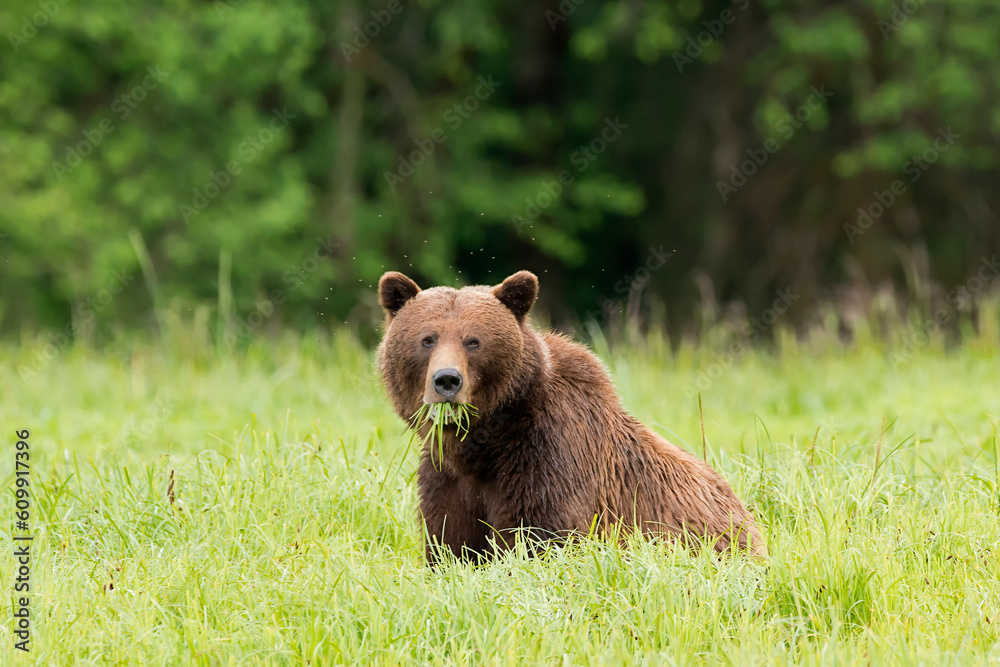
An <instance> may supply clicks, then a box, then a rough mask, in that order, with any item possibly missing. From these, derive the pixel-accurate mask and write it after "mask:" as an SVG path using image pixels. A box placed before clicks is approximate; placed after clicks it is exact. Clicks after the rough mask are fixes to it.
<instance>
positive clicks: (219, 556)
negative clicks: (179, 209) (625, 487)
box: [0, 313, 1000, 665]
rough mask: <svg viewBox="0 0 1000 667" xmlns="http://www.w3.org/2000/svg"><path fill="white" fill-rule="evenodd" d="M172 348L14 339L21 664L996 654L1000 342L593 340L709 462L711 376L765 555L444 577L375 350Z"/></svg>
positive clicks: (713, 432)
mask: <svg viewBox="0 0 1000 667" xmlns="http://www.w3.org/2000/svg"><path fill="white" fill-rule="evenodd" d="M994 315H995V313H994ZM994 319H996V318H994ZM167 337H168V339H169V342H168V343H162V342H146V343H133V344H128V343H119V344H116V345H112V346H110V347H108V348H105V349H104V350H102V351H99V352H97V351H92V350H90V349H88V348H84V347H70V348H67V349H64V350H59V351H57V353H56V354H55V356H54V357H53V358H52V359H50V360H48V361H46V356H47V355H46V353H45V350H44V340H43V339H38V340H36V339H28V340H25V341H24V342H23V344H22V345H20V346H14V345H12V344H7V345H6V346H5V347H3V348H2V349H0V368H2V369H3V377H4V380H5V382H3V383H2V385H0V411H2V415H3V419H2V422H3V431H4V439H5V441H6V442H7V443H8V444H6V445H5V446H4V451H5V452H8V454H7V455H6V456H5V457H4V459H3V461H2V467H0V471H2V472H0V476H2V477H3V479H4V484H5V488H10V487H11V486H12V484H13V451H14V441H15V437H14V432H15V430H20V429H29V430H30V432H31V435H30V438H29V441H30V445H31V454H32V458H31V465H32V484H33V488H34V491H35V494H36V499H35V504H34V506H33V508H32V520H31V521H32V531H33V532H34V534H35V536H36V539H35V543H34V549H33V558H34V562H33V569H32V583H33V597H32V601H31V606H32V608H33V609H34V612H35V613H34V617H33V619H32V622H33V626H32V633H33V634H32V644H31V649H32V650H31V653H29V654H28V655H27V656H25V655H22V654H20V652H17V651H14V650H13V648H11V647H12V644H13V638H12V637H11V634H10V627H11V624H10V621H9V613H5V615H6V616H8V618H7V619H4V621H3V623H2V627H3V630H2V635H3V637H4V641H5V642H6V646H5V647H4V649H3V651H0V656H2V661H3V663H4V664H13V663H14V662H17V663H18V664H28V663H34V664H38V665H61V664H67V665H69V664H94V665H109V664H121V665H126V664H128V665H132V664H135V665H157V664H187V663H191V664H209V665H216V664H218V665H230V664H289V665H292V664H313V665H322V664H386V665H393V664H469V665H481V664H504V665H522V664H566V665H596V664H609V665H610V664H622V663H624V662H631V663H635V664H648V665H661V664H720V663H721V664H731V665H746V664H774V663H782V664H793V663H794V664H838V665H840V664H928V665H940V664H1000V647H998V646H997V639H998V636H1000V487H998V460H997V455H998V448H1000V444H998V441H997V435H996V434H997V429H998V421H997V420H998V419H1000V378H998V370H1000V363H998V339H1000V336H997V334H996V330H995V326H993V327H987V326H983V327H982V331H981V333H980V334H979V335H969V336H967V337H966V343H965V344H964V345H962V346H961V347H951V348H949V349H945V347H944V345H943V342H942V341H941V340H940V339H939V338H937V337H932V339H931V340H930V342H929V343H928V344H926V345H921V343H923V342H924V338H922V337H920V336H914V335H913V334H911V333H906V331H905V330H900V332H899V333H897V334H894V335H893V336H891V338H892V340H891V341H889V342H884V341H882V340H881V339H879V340H878V341H877V340H875V338H874V337H872V336H870V335H867V334H865V333H864V331H861V332H860V333H859V334H858V335H857V337H856V339H855V341H854V342H853V343H851V344H849V345H845V344H842V343H840V342H838V341H837V340H836V339H835V338H834V337H833V336H832V335H829V334H817V335H816V336H814V337H813V339H811V340H809V341H806V342H803V341H799V342H796V341H795V340H794V339H793V338H792V337H791V336H788V335H784V334H782V335H779V336H778V339H777V342H776V343H775V345H774V346H773V347H772V348H770V349H767V350H760V349H754V350H750V349H746V348H744V347H741V346H737V353H736V354H735V355H734V354H731V353H725V352H720V351H721V350H726V349H733V348H731V347H729V346H727V343H726V340H725V338H726V336H725V334H723V333H722V332H721V331H720V332H715V333H713V335H709V336H707V337H706V340H707V341H708V342H706V343H704V344H703V345H702V346H700V347H696V346H694V345H690V344H684V345H681V346H680V347H679V348H675V349H671V346H670V345H668V344H667V343H666V342H665V341H664V339H663V338H662V337H661V336H658V335H656V334H655V333H654V334H653V335H651V336H648V337H645V338H643V339H641V340H631V341H630V343H629V344H626V343H624V342H622V343H619V344H616V345H614V346H612V349H611V351H609V350H608V347H607V345H605V344H604V342H603V340H601V339H599V340H598V342H597V344H596V345H595V347H596V349H597V351H598V352H599V353H600V354H601V356H602V357H603V358H604V359H605V361H606V362H607V364H608V367H609V368H610V370H611V371H612V373H613V374H614V377H615V380H616V383H617V385H618V387H619V390H620V392H621V395H622V399H623V401H624V404H625V406H626V407H627V408H628V409H629V410H630V411H631V412H633V413H634V414H635V415H637V416H638V417H639V418H640V419H642V420H643V421H645V422H646V423H648V424H650V425H651V426H653V427H654V428H655V430H657V431H658V432H659V433H661V434H663V435H664V436H666V437H667V438H668V439H670V440H672V441H673V442H675V443H677V444H679V445H681V446H684V447H686V448H688V449H689V450H691V451H693V452H695V453H697V454H698V455H699V456H700V455H701V453H702V439H701V427H700V424H699V415H698V397H697V393H696V390H695V389H693V388H692V387H695V386H700V387H701V390H702V391H701V394H702V402H703V405H704V427H705V434H706V437H707V453H708V458H709V460H710V461H711V462H712V463H713V464H714V465H715V466H716V467H718V468H720V469H721V470H722V471H723V472H724V474H725V476H726V477H727V478H728V479H729V480H730V481H731V483H732V484H733V486H734V488H735V489H736V490H737V493H739V495H741V496H742V497H743V498H745V499H746V500H747V501H748V502H749V504H750V505H751V506H752V508H753V509H754V511H755V512H756V514H757V516H758V518H759V522H760V524H761V527H762V530H763V532H764V534H765V536H766V539H767V542H768V548H769V551H770V556H769V557H768V558H767V559H766V560H765V561H764V562H761V563H756V562H749V561H746V560H744V559H732V558H721V559H720V558H717V557H715V556H713V555H711V554H708V553H701V554H695V555H691V554H689V553H688V552H686V551H683V550H677V549H674V548H672V547H671V546H669V545H663V544H653V543H648V542H643V541H641V540H633V543H632V544H631V545H630V546H629V547H628V548H627V549H621V548H618V547H616V546H614V545H613V544H612V543H610V542H600V541H596V540H582V541H581V542H579V543H577V544H573V545H571V546H568V547H564V548H558V549H554V550H552V551H551V552H550V553H548V554H547V556H546V557H545V558H542V559H536V560H532V559H528V558H526V557H525V556H524V554H523V552H522V553H515V554H514V555H512V556H510V557H508V558H506V559H504V560H502V561H500V562H496V563H493V564H490V565H487V566H483V567H479V568H476V567H472V566H464V565H456V564H449V565H447V566H445V567H443V568H441V569H440V570H439V571H431V570H429V569H428V568H427V567H426V566H425V565H424V559H423V550H422V546H421V532H420V527H419V525H418V522H417V517H416V493H415V484H414V471H415V468H416V460H417V456H416V452H415V451H414V450H413V449H412V448H411V449H409V450H408V449H407V445H408V442H409V439H408V437H407V435H406V434H405V433H404V431H403V426H402V423H401V422H400V421H399V420H398V419H397V418H396V417H395V415H394V414H393V413H392V412H391V410H390V408H389V405H388V402H387V400H386V399H385V397H384V396H383V394H382V392H381V389H380V388H379V386H378V382H377V379H376V377H375V375H374V372H373V362H372V357H373V354H372V351H371V350H370V349H368V348H365V347H363V346H361V345H360V344H358V343H357V342H356V341H355V339H354V338H353V337H352V336H351V335H350V334H348V333H346V332H342V333H337V334H333V335H328V334H322V335H316V334H312V335H307V336H301V337H297V336H292V335H288V336H285V337H282V338H280V339H277V340H267V339H265V338H264V337H263V336H259V337H257V338H255V339H254V340H253V341H251V343H250V345H249V349H247V350H244V351H240V352H238V353H224V354H223V353H220V352H218V350H217V348H216V347H215V346H214V345H213V344H212V343H210V342H209V340H208V336H207V335H206V334H205V333H204V332H202V333H200V334H199V333H198V329H197V327H179V328H176V329H170V331H168V336H167ZM908 343H915V344H908ZM900 350H905V353H904V355H903V356H899V351H900ZM49 352H50V353H51V352H53V351H52V350H49ZM39 355H41V356H39ZM713 364H718V366H717V367H716V368H714V369H713ZM22 366H23V367H25V368H30V369H31V370H32V371H33V373H32V374H29V375H31V376H30V377H27V378H25V379H22V378H21V375H20V374H19V372H18V368H19V367H22ZM710 371H711V374H712V375H716V376H717V377H715V378H714V379H712V378H710V377H709V375H708V374H709V372H710ZM716 371H718V372H716ZM817 430H818V435H817ZM0 505H2V513H3V517H4V521H3V522H2V525H3V527H4V530H5V531H9V530H10V529H11V523H10V522H9V521H8V520H7V518H8V517H12V516H13V512H14V508H13V496H12V494H4V500H3V502H2V504H0ZM4 540H5V547H4V549H3V550H2V554H3V555H2V556H0V563H2V566H3V572H4V573H5V575H4V576H5V577H7V576H9V575H8V573H10V572H11V571H12V570H13V567H14V561H13V557H12V555H11V549H9V548H7V546H6V545H9V544H11V541H10V536H9V533H8V534H5V535H4ZM5 585H6V584H5Z"/></svg>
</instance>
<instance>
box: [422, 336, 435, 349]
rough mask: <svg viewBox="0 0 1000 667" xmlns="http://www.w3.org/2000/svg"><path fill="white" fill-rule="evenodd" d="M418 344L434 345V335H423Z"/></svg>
mask: <svg viewBox="0 0 1000 667" xmlns="http://www.w3.org/2000/svg"><path fill="white" fill-rule="evenodd" d="M420 344H421V345H423V346H424V347H434V336H425V337H424V339H423V340H422V341H420Z"/></svg>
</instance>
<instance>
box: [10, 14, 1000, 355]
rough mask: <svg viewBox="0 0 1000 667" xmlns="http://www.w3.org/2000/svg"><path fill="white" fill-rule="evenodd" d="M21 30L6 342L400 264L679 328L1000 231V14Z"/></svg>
mask: <svg viewBox="0 0 1000 667" xmlns="http://www.w3.org/2000/svg"><path fill="white" fill-rule="evenodd" d="M394 12H395V13H394ZM380 22H381V23H384V24H385V25H384V27H383V26H382V25H380ZM0 28H2V33H3V35H4V42H5V43H4V44H3V45H2V48H0V77H2V79H0V276H2V279H0V330H4V331H7V332H11V331H16V330H18V329H19V328H20V327H21V326H22V325H24V324H25V323H27V324H28V325H29V326H30V327H32V328H39V327H58V328H60V330H64V331H65V332H66V334H67V335H69V336H80V335H83V336H85V337H86V336H89V335H91V333H92V332H101V331H109V330H114V329H116V328H118V327H126V328H127V327H131V326H136V325H150V324H152V323H153V322H154V321H155V317H154V316H153V315H152V313H153V312H154V310H153V309H154V307H155V308H156V310H157V312H159V313H161V318H162V313H163V312H166V311H171V310H173V311H176V312H180V313H181V314H182V315H183V316H185V317H195V314H194V313H195V312H196V311H197V310H198V308H199V307H201V308H202V311H203V312H207V311H205V310H204V309H205V307H206V306H207V308H208V309H209V311H212V310H214V309H217V310H218V318H219V319H218V321H219V323H220V327H219V333H220V335H224V336H227V337H228V340H229V341H230V342H239V341H240V340H241V339H243V338H245V337H246V336H248V335H250V334H251V333H253V332H254V331H257V330H258V329H259V328H260V327H270V326H272V325H274V326H277V325H280V324H292V325H301V324H304V323H306V322H310V321H318V322H321V323H330V324H332V323H335V322H341V321H345V320H346V321H349V322H351V323H358V322H363V323H368V322H371V321H373V319H377V318H378V317H379V314H378V305H377V299H376V298H375V295H374V290H373V285H374V282H375V281H376V280H377V279H378V276H379V275H380V274H381V273H382V272H383V271H385V270H387V269H398V270H401V271H404V272H407V273H409V274H411V275H413V276H414V277H415V278H416V279H417V280H418V282H420V283H421V284H422V285H429V284H433V283H444V284H457V283H472V282H489V283H495V282H499V280H501V279H502V278H503V277H504V276H505V275H508V274H509V273H511V272H512V271H514V270H516V269H521V268H526V269H530V270H533V271H535V272H536V273H538V274H539V275H540V277H541V278H542V294H541V298H542V308H543V309H544V310H546V311H549V312H551V313H552V316H553V318H554V319H556V320H559V321H562V322H566V321H568V320H569V321H573V320H575V319H576V318H577V317H580V316H583V317H586V316H588V315H589V316H591V317H595V316H596V317H597V319H599V320H600V319H601V317H600V312H601V311H600V309H601V308H602V305H603V304H605V303H608V300H609V299H610V300H611V301H613V302H621V303H624V302H626V301H627V300H628V298H629V294H630V292H631V293H632V294H633V295H639V294H640V293H641V294H642V295H644V298H645V299H646V301H649V300H650V297H649V295H650V294H653V295H655V297H656V299H658V300H659V301H661V302H664V303H666V304H667V306H668V307H669V308H670V309H671V310H670V311H669V312H670V313H671V321H670V323H671V325H672V326H676V325H678V324H680V323H683V321H684V320H685V318H686V317H687V316H688V313H689V312H690V311H689V306H690V305H691V303H692V302H693V301H695V300H697V298H698V295H699V290H698V289H697V288H696V286H695V285H696V282H698V281H701V284H702V286H704V285H707V284H708V283H706V282H705V281H703V280H701V279H699V278H698V276H699V275H705V276H707V277H708V278H710V279H711V286H712V289H713V291H714V292H715V293H716V294H717V295H718V296H719V297H721V298H723V299H731V298H742V299H745V300H747V301H748V302H749V303H750V305H751V307H754V308H756V307H760V308H763V307H766V306H767V305H768V304H769V303H770V302H771V301H772V300H773V298H774V293H775V290H777V289H787V288H793V289H794V290H795V293H796V294H798V295H800V296H801V297H802V302H801V303H807V302H808V301H809V300H810V299H811V298H812V297H817V296H818V297H821V298H826V297H829V296H830V295H831V290H830V288H831V287H832V286H836V285H842V284H846V283H853V284H859V283H864V281H865V280H866V279H867V280H870V281H872V282H877V281H881V280H883V279H892V280H895V281H896V282H897V283H898V284H903V283H904V281H906V283H907V284H908V285H909V286H910V287H911V288H914V290H915V291H916V293H918V294H920V293H921V292H920V289H921V288H920V285H919V284H917V283H919V282H920V281H926V279H927V278H930V279H932V280H935V281H937V282H939V283H941V284H944V285H946V286H951V285H957V284H960V283H962V282H964V281H965V280H966V279H967V278H968V277H969V276H970V275H973V274H974V273H975V271H976V270H978V267H979V265H980V261H981V259H982V257H983V256H984V255H985V256H986V257H990V256H991V255H992V253H993V252H994V250H995V249H996V248H997V245H998V242H1000V224H998V223H997V214H998V197H1000V188H998V187H997V185H998V183H997V176H996V174H997V168H998V165H997V159H998V157H997V156H998V155H1000V153H998V151H997V148H998V146H997V137H998V135H1000V106H998V104H1000V102H998V99H1000V98H998V95H997V87H998V84H1000V69H998V65H997V63H998V62H1000V58H998V55H1000V42H998V40H997V39H996V35H997V34H1000V6H998V5H997V4H996V3H995V2H993V1H992V0H940V1H937V2H930V1H927V2H921V1H920V0H907V1H906V2H901V3H895V4H892V3H889V2H876V1H875V0H855V1H852V2H847V3H828V2H820V1H819V0H800V1H796V2H790V1H783V0H762V1H761V2H755V1H752V0H736V1H735V2H704V3H702V2H697V1H694V2H688V1H685V2H680V3H673V2H670V3H668V2H659V1H658V2H643V3H636V2H625V1H622V2H598V0H577V2H572V1H571V0H564V2H562V4H559V3H557V2H556V1H555V0H548V1H547V2H530V1H516V2H500V1H499V0H470V1H468V2H460V3H437V2H433V1H432V0H417V1H406V0H399V2H398V4H397V0H391V1H390V0H374V1H372V2H367V3H350V2H335V3H322V2H307V1H305V0H290V1H289V2H282V3H264V2H256V1H254V0H231V1H230V2H227V1H225V0H215V2H207V1H205V2H191V1H190V0H176V1H174V2H169V3H166V4H163V3H149V2H144V1H140V2H122V1H121V0H108V1H107V2H102V3H100V4H99V5H97V6H94V5H90V4H87V3H82V2H76V1H74V0H69V1H68V2H66V3H65V4H60V0H51V2H50V3H49V4H46V2H41V3H40V2H38V0H10V1H9V2H5V3H3V7H2V8H0ZM365 29H368V31H369V32H370V33H372V34H374V35H375V36H374V37H372V38H367V37H365V38H364V39H362V37H363V33H364V30H365ZM713 32H714V33H717V35H713ZM359 35H360V36H361V37H359ZM689 38H690V40H689ZM699 39H700V41H701V44H699V43H698V41H699ZM368 42H370V43H368ZM366 44H367V45H366ZM477 96H478V97H477ZM140 98H141V99H140ZM456 104H458V105H461V106H459V107H458V108H456ZM796 112H799V114H800V115H799V118H801V119H802V120H801V121H799V120H794V119H792V120H790V119H789V117H788V116H787V114H789V113H791V114H795V113H796ZM947 128H951V134H950V135H947V134H946V135H945V136H948V137H951V139H949V140H948V141H951V143H948V141H944V142H943V143H942V141H939V148H941V147H944V146H947V149H946V150H942V151H940V152H939V154H938V157H937V158H936V162H935V163H934V164H933V165H929V168H928V169H926V170H923V169H922V168H921V167H919V166H916V167H915V166H914V165H915V163H913V162H912V159H913V156H915V155H919V154H921V153H922V152H923V151H925V150H927V149H929V148H931V147H932V146H934V141H935V138H937V137H939V136H941V135H940V133H941V132H942V131H944V132H946V133H947V132H948V130H947ZM602 135H603V136H602ZM954 135H957V137H955V136H954ZM591 142H595V143H594V144H593V145H592V149H593V151H592V152H589V150H590V149H588V148H587V146H588V145H590V144H591ZM772 149H773V150H772ZM748 151H749V152H748ZM83 153H86V155H83ZM765 158H766V159H765ZM747 160H750V161H751V162H749V163H748V162H746V161H747ZM418 162H419V164H417V163H418ZM761 162H762V163H763V164H757V163H761ZM743 166H746V169H743ZM734 167H735V168H736V169H738V170H741V171H743V172H744V174H743V176H744V177H745V179H746V181H745V183H742V184H740V183H741V182H742V181H741V179H740V178H739V177H737V176H734V175H733V168H734ZM411 168H412V175H409V176H408V177H406V178H403V179H402V180H400V179H397V178H395V177H394V176H393V174H395V175H397V176H398V175H401V174H402V175H406V174H410V170H411ZM227 170H228V171H227ZM230 171H231V172H233V173H230ZM236 171H238V173H235V172H236ZM749 172H753V173H752V174H751V175H749V176H746V174H747V173H749ZM560 175H562V182H560ZM896 180H898V181H899V183H898V185H897V188H896V190H897V191H898V193H894V192H893V190H892V184H893V182H894V181H896ZM722 184H725V185H722ZM726 186H728V187H726ZM876 191H877V192H878V193H885V195H882V194H879V195H878V196H876V194H875V193H876ZM890 196H891V198H892V200H893V203H892V205H890V206H888V208H887V210H886V212H885V213H884V214H883V215H880V216H873V219H872V222H871V225H870V228H869V229H867V230H865V229H860V230H858V229H854V228H852V227H850V226H847V225H858V217H859V213H858V208H859V207H864V208H868V207H871V206H872V205H873V204H875V203H877V202H878V197H881V198H882V199H883V201H888V198H889V197H890ZM724 199H725V200H724ZM873 210H874V211H877V210H878V207H875V208H874V209H873ZM845 226H847V227H845ZM858 231H863V232H864V234H863V235H859V234H858V233H857V232H858ZM672 251H676V254H674V255H669V253H670V252H672ZM147 257H148V261H146V260H147ZM144 264H145V265H144ZM696 269H697V270H698V271H696ZM699 271H700V272H703V274H702V273H699ZM647 276H648V277H647ZM188 309H192V310H191V312H188ZM161 326H162V323H161Z"/></svg>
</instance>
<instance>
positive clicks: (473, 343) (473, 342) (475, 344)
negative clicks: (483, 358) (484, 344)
mask: <svg viewBox="0 0 1000 667" xmlns="http://www.w3.org/2000/svg"><path fill="white" fill-rule="evenodd" d="M465 347H467V348H469V349H470V350H477V349H479V339H478V338H470V339H469V340H467V341H465Z"/></svg>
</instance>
